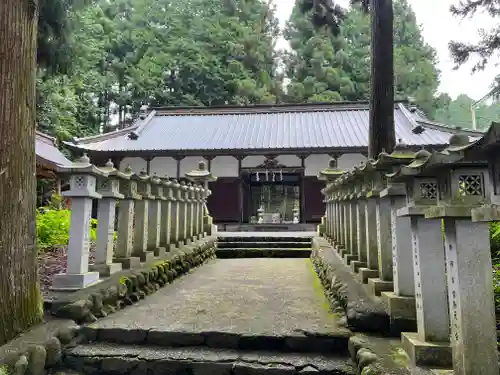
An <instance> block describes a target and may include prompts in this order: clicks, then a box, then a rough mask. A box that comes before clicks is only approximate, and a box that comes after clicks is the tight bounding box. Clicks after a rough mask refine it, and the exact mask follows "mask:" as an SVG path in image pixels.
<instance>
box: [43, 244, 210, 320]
mask: <svg viewBox="0 0 500 375" xmlns="http://www.w3.org/2000/svg"><path fill="white" fill-rule="evenodd" d="M167 257H168V258H167V259H164V260H159V261H156V262H154V263H151V264H149V265H148V266H146V267H144V268H143V269H141V270H129V271H127V272H125V273H120V274H119V275H118V276H112V277H111V278H109V279H108V280H106V281H103V282H102V283H99V284H96V285H94V286H91V287H89V288H86V289H82V290H81V291H78V292H77V293H75V295H72V296H70V298H68V299H62V300H58V301H54V302H53V304H52V315H55V316H57V317H59V318H66V319H72V320H74V321H75V322H76V323H77V324H82V323H92V322H94V321H96V320H97V319H98V318H103V317H105V316H107V315H108V314H111V313H113V312H115V311H116V310H120V309H122V308H124V307H125V306H128V305H132V304H133V303H135V302H138V301H139V300H141V299H143V298H145V297H146V296H147V295H149V294H151V293H154V292H155V291H157V290H158V289H159V288H161V287H163V286H164V285H166V284H167V283H171V282H172V281H173V280H174V279H176V278H177V277H179V276H180V275H182V274H185V273H187V272H188V271H189V270H190V269H192V268H194V267H197V266H199V265H201V264H203V263H205V262H206V261H208V260H210V259H213V258H214V257H215V238H209V239H205V240H201V241H198V242H195V243H192V244H190V245H186V246H184V247H182V248H181V249H179V250H173V251H171V252H169V253H167Z"/></svg>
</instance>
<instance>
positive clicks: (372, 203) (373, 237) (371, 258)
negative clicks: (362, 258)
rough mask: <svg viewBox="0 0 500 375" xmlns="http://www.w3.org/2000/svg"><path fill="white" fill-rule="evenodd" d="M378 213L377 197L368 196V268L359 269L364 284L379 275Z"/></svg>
mask: <svg viewBox="0 0 500 375" xmlns="http://www.w3.org/2000/svg"><path fill="white" fill-rule="evenodd" d="M376 214H377V200H376V198H374V197H373V196H372V197H367V199H366V202H365V229H366V268H364V267H362V268H360V269H359V278H360V281H361V282H362V283H363V284H367V283H368V279H371V278H376V277H377V276H378V245H377V221H376V220H374V218H375V216H376Z"/></svg>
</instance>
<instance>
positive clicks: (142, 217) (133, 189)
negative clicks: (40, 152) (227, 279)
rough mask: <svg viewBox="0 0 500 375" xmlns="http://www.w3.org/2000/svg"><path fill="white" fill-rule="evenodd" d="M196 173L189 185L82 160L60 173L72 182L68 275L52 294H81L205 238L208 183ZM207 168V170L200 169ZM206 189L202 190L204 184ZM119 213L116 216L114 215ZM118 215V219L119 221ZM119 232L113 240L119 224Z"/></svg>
mask: <svg viewBox="0 0 500 375" xmlns="http://www.w3.org/2000/svg"><path fill="white" fill-rule="evenodd" d="M202 163H203V162H201V163H200V167H199V170H198V171H193V172H191V173H189V174H187V175H186V176H187V177H188V178H190V176H195V178H192V179H191V180H192V181H195V184H192V183H191V182H189V183H187V184H186V183H185V182H184V181H182V182H180V183H179V182H178V181H177V180H175V179H168V178H158V177H156V176H153V177H151V176H148V175H147V174H146V173H145V172H141V173H139V174H134V173H132V171H131V170H130V168H127V169H126V170H125V171H124V172H120V171H119V170H117V169H115V168H114V165H113V163H112V162H111V161H108V163H106V165H105V166H104V167H96V166H94V165H92V164H91V163H90V160H89V158H88V157H87V156H86V155H84V156H83V157H82V158H80V159H79V160H78V161H77V162H75V163H73V165H71V166H68V167H61V168H60V170H59V172H60V173H61V174H66V175H68V176H69V179H70V190H69V191H66V192H64V193H63V195H64V196H65V197H68V198H70V199H71V227H70V234H69V244H68V258H67V272H66V273H63V274H58V275H56V276H55V277H54V280H53V284H52V288H53V289H54V290H78V289H81V288H84V287H86V286H88V285H90V284H93V283H96V282H98V281H99V279H100V278H102V277H106V276H109V275H111V274H113V273H115V272H117V271H120V270H122V269H129V268H136V267H139V266H140V265H141V264H142V263H148V262H151V261H153V260H154V259H155V258H156V259H162V258H163V257H164V256H165V253H166V252H167V251H170V250H171V249H173V248H175V247H179V246H183V245H185V244H190V243H191V242H192V241H197V240H199V239H201V238H203V237H204V236H206V234H207V233H206V230H205V229H206V226H204V222H205V221H206V218H204V216H206V215H205V203H206V199H207V197H208V196H209V194H210V190H208V181H210V180H213V179H214V177H213V176H212V175H211V174H210V173H209V172H208V174H206V173H202V172H203V171H202V169H203V170H204V165H201V164H202ZM202 167H203V168H202ZM204 181H207V183H205V186H202V185H200V184H199V183H200V182H204ZM94 199H97V200H98V212H97V230H96V233H97V243H96V253H95V262H94V264H93V265H91V266H90V267H89V250H90V230H91V214H92V201H93V200H94ZM116 211H118V213H116ZM116 216H117V217H116ZM116 219H117V221H118V225H117V231H116V240H115V220H116Z"/></svg>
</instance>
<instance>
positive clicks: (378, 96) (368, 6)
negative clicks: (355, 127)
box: [301, 0, 396, 158]
mask: <svg viewBox="0 0 500 375" xmlns="http://www.w3.org/2000/svg"><path fill="white" fill-rule="evenodd" d="M302 1H303V3H302V7H301V8H302V11H303V12H304V13H307V14H309V15H310V17H311V22H312V23H313V25H314V26H315V27H317V28H327V29H328V30H329V31H330V32H331V33H332V34H333V35H338V34H339V32H340V27H339V25H340V23H341V22H342V20H343V18H344V15H343V12H342V9H341V8H340V7H339V6H338V5H337V4H335V3H334V2H333V1H332V0H302ZM351 3H352V4H358V5H361V6H362V7H363V8H364V9H365V10H369V11H370V16H371V25H372V38H371V60H372V64H371V85H370V128H369V142H368V155H369V157H371V158H376V157H377V156H378V155H379V153H380V152H382V151H384V150H385V151H386V152H389V153H390V152H392V151H393V149H394V146H395V144H396V135H395V128H394V56H393V9H392V0H351Z"/></svg>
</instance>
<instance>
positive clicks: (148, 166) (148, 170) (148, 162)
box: [144, 157, 153, 176]
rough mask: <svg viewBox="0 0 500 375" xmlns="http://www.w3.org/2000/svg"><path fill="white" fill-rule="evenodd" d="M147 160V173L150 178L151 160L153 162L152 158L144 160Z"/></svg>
mask: <svg viewBox="0 0 500 375" xmlns="http://www.w3.org/2000/svg"><path fill="white" fill-rule="evenodd" d="M144 160H146V173H147V175H148V176H151V160H153V158H152V157H147V158H144Z"/></svg>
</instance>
